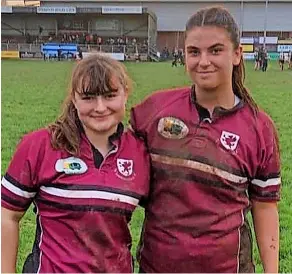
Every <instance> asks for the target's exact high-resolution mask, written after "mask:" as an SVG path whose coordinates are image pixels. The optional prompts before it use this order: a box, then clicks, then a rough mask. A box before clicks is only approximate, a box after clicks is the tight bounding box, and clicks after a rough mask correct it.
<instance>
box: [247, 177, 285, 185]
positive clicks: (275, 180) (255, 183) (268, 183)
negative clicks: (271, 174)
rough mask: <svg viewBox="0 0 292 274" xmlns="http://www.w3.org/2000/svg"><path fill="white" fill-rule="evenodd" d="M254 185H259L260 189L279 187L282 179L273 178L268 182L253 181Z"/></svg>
mask: <svg viewBox="0 0 292 274" xmlns="http://www.w3.org/2000/svg"><path fill="white" fill-rule="evenodd" d="M251 183H252V184H254V185H257V186H259V187H267V186H277V185H280V184H281V178H280V177H279V178H272V179H268V180H266V181H262V180H259V179H254V180H252V181H251Z"/></svg>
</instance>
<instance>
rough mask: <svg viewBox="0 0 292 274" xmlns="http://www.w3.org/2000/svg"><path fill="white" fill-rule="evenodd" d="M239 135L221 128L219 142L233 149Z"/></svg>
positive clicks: (235, 146)
mask: <svg viewBox="0 0 292 274" xmlns="http://www.w3.org/2000/svg"><path fill="white" fill-rule="evenodd" d="M239 138H240V137H239V136H238V135H236V134H234V133H231V132H228V131H225V130H223V131H222V133H221V137H220V142H221V144H222V145H223V146H224V147H225V148H226V149H228V150H231V151H234V150H235V149H236V148H237V145H238V141H239Z"/></svg>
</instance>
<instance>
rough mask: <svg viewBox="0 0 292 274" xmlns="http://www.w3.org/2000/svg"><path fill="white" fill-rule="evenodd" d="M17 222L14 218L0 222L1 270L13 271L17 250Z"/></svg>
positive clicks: (5, 271) (14, 269)
mask: <svg viewBox="0 0 292 274" xmlns="http://www.w3.org/2000/svg"><path fill="white" fill-rule="evenodd" d="M18 233H19V223H18V222H17V221H15V220H3V219H2V222H1V251H2V252H1V272H2V273H15V272H16V259H17V250H18V237H19V236H18V235H19V234H18Z"/></svg>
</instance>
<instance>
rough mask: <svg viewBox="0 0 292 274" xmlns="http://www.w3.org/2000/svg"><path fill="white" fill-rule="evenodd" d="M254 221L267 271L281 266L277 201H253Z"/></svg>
mask: <svg viewBox="0 0 292 274" xmlns="http://www.w3.org/2000/svg"><path fill="white" fill-rule="evenodd" d="M252 215H253V222H254V228H255V234H256V239H257V244H258V248H259V252H260V256H261V260H262V264H263V267H264V271H265V273H277V272H278V267H279V215H278V209H277V205H276V204H275V203H272V204H269V203H261V202H253V207H252Z"/></svg>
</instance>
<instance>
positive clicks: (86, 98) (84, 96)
mask: <svg viewBox="0 0 292 274" xmlns="http://www.w3.org/2000/svg"><path fill="white" fill-rule="evenodd" d="M93 99H94V97H93V96H86V95H83V96H81V100H84V101H91V100H93Z"/></svg>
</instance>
